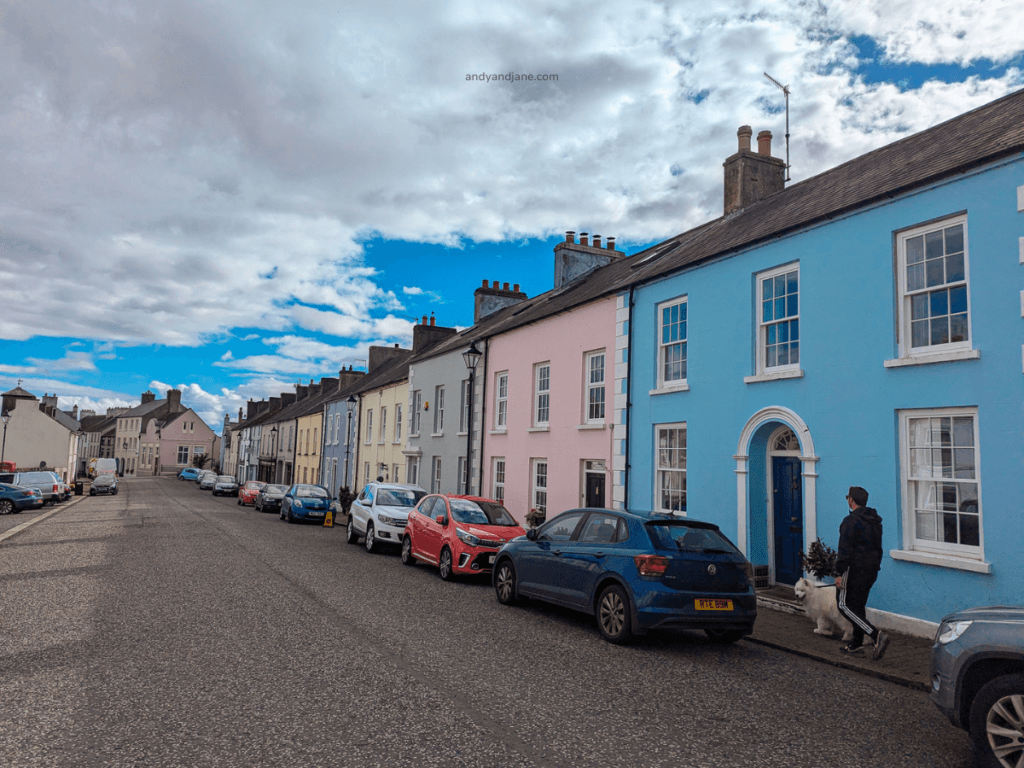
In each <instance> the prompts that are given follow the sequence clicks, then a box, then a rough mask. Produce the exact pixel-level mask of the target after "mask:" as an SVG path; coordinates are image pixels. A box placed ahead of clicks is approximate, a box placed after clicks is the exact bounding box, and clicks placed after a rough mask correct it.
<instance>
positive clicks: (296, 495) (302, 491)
mask: <svg viewBox="0 0 1024 768" xmlns="http://www.w3.org/2000/svg"><path fill="white" fill-rule="evenodd" d="M330 503H331V494H329V493H328V492H327V489H326V488H324V487H322V486H319V485H305V484H302V483H299V484H296V485H293V486H292V487H291V488H289V489H288V492H287V493H286V494H285V495H284V498H283V499H282V500H281V519H282V520H287V521H288V522H289V523H295V522H298V521H299V520H307V521H309V520H312V521H313V522H317V523H320V522H323V519H324V518H325V517H326V516H327V506H328V505H329V504H330Z"/></svg>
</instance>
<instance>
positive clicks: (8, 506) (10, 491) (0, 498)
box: [0, 483, 46, 515]
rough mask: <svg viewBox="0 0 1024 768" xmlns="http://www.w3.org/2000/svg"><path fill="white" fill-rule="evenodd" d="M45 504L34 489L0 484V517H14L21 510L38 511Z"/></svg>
mask: <svg viewBox="0 0 1024 768" xmlns="http://www.w3.org/2000/svg"><path fill="white" fill-rule="evenodd" d="M45 503H46V502H44V501H43V494H41V493H40V492H39V491H38V490H37V489H36V488H22V487H21V486H20V485H8V484H7V483H0V515H16V514H18V513H19V512H21V510H23V509H39V507H41V506H43V504H45Z"/></svg>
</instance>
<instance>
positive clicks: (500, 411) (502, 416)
mask: <svg viewBox="0 0 1024 768" xmlns="http://www.w3.org/2000/svg"><path fill="white" fill-rule="evenodd" d="M494 428H495V429H497V430H505V429H508V371H498V372H497V373H496V374H494Z"/></svg>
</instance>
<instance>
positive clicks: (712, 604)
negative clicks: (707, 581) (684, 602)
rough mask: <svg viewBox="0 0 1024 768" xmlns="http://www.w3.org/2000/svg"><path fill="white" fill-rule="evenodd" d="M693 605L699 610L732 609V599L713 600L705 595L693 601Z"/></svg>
mask: <svg viewBox="0 0 1024 768" xmlns="http://www.w3.org/2000/svg"><path fill="white" fill-rule="evenodd" d="M693 603H694V605H693V607H694V608H696V609H697V610H698V611H731V610H732V600H713V599H709V598H705V597H698V598H697V599H695V600H694V601H693Z"/></svg>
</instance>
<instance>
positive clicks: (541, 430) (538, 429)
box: [526, 426, 551, 432]
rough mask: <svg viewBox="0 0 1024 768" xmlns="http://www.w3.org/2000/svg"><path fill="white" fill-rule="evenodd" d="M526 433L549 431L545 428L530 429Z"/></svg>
mask: <svg viewBox="0 0 1024 768" xmlns="http://www.w3.org/2000/svg"><path fill="white" fill-rule="evenodd" d="M526 431H527V432H550V431H551V430H550V429H548V428H547V427H546V426H545V427H530V428H529V429H528V430H526Z"/></svg>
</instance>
